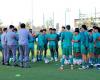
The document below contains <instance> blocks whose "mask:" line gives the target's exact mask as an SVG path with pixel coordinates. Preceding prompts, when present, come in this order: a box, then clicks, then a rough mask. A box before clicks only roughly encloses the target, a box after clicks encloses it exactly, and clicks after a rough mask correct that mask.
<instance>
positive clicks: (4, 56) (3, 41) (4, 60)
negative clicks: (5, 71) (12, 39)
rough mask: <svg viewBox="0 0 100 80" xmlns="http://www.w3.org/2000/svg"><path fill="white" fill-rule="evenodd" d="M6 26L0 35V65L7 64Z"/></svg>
mask: <svg viewBox="0 0 100 80" xmlns="http://www.w3.org/2000/svg"><path fill="white" fill-rule="evenodd" d="M6 33H7V28H4V29H3V33H2V35H1V44H2V65H6V64H8V62H7V41H6Z"/></svg>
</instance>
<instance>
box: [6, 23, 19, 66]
mask: <svg viewBox="0 0 100 80" xmlns="http://www.w3.org/2000/svg"><path fill="white" fill-rule="evenodd" d="M13 29H14V26H13V25H10V26H9V30H8V32H7V34H6V39H7V59H8V61H9V58H10V52H9V51H11V52H12V57H13V66H16V65H17V64H16V47H17V42H16V40H18V36H17V35H16V33H15V32H13Z"/></svg>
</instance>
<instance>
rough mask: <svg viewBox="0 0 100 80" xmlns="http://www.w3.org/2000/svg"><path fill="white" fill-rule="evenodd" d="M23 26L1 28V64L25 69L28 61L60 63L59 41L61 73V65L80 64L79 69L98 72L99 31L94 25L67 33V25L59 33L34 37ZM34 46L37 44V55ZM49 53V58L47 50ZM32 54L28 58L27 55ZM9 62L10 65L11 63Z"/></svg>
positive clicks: (99, 60) (99, 54)
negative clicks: (91, 69) (95, 69)
mask: <svg viewBox="0 0 100 80" xmlns="http://www.w3.org/2000/svg"><path fill="white" fill-rule="evenodd" d="M25 27H26V26H25V24H24V23H21V24H20V29H19V30H18V31H17V29H16V28H15V27H14V26H13V25H10V26H9V29H7V28H4V29H3V33H1V35H0V41H1V45H0V49H1V51H2V65H8V66H10V65H13V66H19V67H22V68H23V67H24V68H29V67H30V61H32V62H36V61H37V62H40V61H44V62H45V63H49V62H50V61H51V62H52V61H55V62H57V61H58V60H59V57H60V56H59V50H58V49H59V41H60V42H61V49H62V56H61V59H60V63H61V66H60V70H63V69H64V65H65V64H67V65H70V66H71V69H73V66H74V65H80V66H81V67H80V68H79V69H88V68H93V67H94V66H95V67H96V68H97V69H100V28H99V27H97V26H93V29H89V30H88V29H87V26H86V25H82V26H81V28H80V29H79V28H75V30H74V32H71V31H70V28H71V27H70V25H67V26H65V27H64V26H63V27H62V30H61V32H60V33H59V34H58V33H57V32H56V29H55V28H49V32H48V33H47V30H46V29H41V30H40V32H39V33H38V34H33V33H32V29H29V30H27V29H26V28H25ZM35 43H36V44H37V49H36V56H35V54H34V52H35V49H34V48H35ZM48 49H49V50H50V56H49V57H50V59H49V58H48V51H47V50H48ZM30 53H31V56H30ZM11 61H12V63H11Z"/></svg>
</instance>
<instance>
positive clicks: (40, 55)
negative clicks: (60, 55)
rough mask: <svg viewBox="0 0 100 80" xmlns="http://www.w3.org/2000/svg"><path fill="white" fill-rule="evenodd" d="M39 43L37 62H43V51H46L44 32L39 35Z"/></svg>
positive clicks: (41, 31)
mask: <svg viewBox="0 0 100 80" xmlns="http://www.w3.org/2000/svg"><path fill="white" fill-rule="evenodd" d="M37 38H38V41H37V61H42V60H43V51H44V41H45V38H44V36H43V30H42V29H41V30H40V33H39V35H38V37H37Z"/></svg>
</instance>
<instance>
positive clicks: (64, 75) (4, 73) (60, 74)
mask: <svg viewBox="0 0 100 80" xmlns="http://www.w3.org/2000/svg"><path fill="white" fill-rule="evenodd" d="M59 52H60V53H61V49H59ZM48 53H49V51H48ZM59 67H60V62H52V63H51V62H50V63H49V64H45V63H44V62H38V63H37V62H36V63H31V68H26V69H25V68H19V67H13V66H3V65H1V64H0V80H100V70H96V69H95V68H94V69H88V70H79V69H78V68H77V66H74V70H71V69H70V66H65V69H64V71H60V70H58V69H59Z"/></svg>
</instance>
